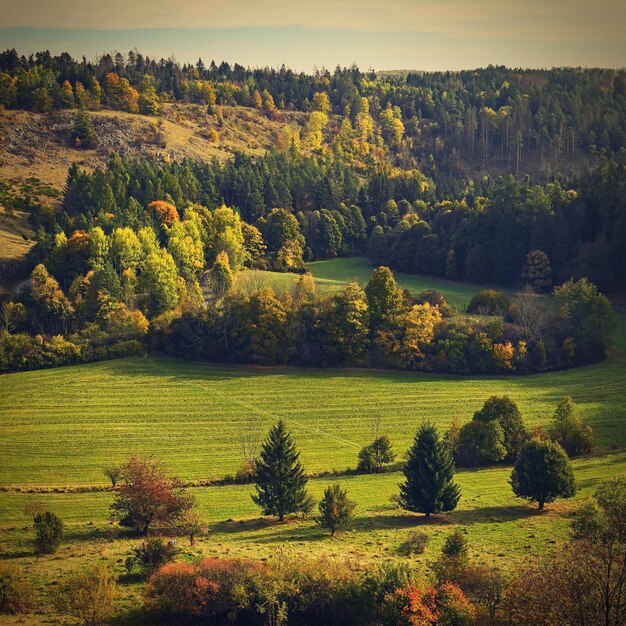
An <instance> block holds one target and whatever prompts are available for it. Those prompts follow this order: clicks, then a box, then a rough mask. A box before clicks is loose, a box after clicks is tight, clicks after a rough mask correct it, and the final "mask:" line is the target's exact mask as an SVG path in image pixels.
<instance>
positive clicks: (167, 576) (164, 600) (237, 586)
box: [146, 558, 267, 623]
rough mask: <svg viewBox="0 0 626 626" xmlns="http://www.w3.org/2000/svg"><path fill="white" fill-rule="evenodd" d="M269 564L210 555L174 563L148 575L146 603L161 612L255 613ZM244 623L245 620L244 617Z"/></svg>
mask: <svg viewBox="0 0 626 626" xmlns="http://www.w3.org/2000/svg"><path fill="white" fill-rule="evenodd" d="M265 574H267V567H266V566H264V565H262V564H260V563H254V562H252V561H248V560H246V559H228V560H227V559H219V558H208V559H204V560H202V561H198V562H196V563H193V564H186V563H185V564H183V563H171V564H169V565H165V566H163V567H161V568H160V569H159V570H158V571H157V572H155V573H154V574H153V575H152V576H151V577H150V579H149V581H148V585H147V587H146V603H147V605H148V606H149V607H152V608H154V609H156V610H158V611H160V612H162V613H165V614H169V615H183V616H188V617H212V618H215V621H216V622H219V621H220V619H224V618H226V617H227V616H230V618H231V619H232V618H234V617H235V616H236V615H238V614H239V615H246V614H253V613H254V612H255V611H256V606H257V604H258V602H257V601H259V600H261V598H260V597H259V593H258V589H259V587H260V586H261V582H262V578H261V577H262V575H265ZM242 623H246V622H245V620H244V621H242Z"/></svg>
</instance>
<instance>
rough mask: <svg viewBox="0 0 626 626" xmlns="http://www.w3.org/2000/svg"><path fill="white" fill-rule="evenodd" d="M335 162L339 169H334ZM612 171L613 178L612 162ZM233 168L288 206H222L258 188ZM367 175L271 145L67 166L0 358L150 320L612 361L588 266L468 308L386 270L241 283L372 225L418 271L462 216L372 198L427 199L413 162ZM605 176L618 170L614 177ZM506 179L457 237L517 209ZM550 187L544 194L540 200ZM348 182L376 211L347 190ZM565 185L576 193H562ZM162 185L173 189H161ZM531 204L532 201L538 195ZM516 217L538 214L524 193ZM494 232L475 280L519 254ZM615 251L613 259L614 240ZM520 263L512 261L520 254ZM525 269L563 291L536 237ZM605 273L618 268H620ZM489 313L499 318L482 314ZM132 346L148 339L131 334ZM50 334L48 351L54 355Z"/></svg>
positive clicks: (498, 359) (319, 339) (353, 341)
mask: <svg viewBox="0 0 626 626" xmlns="http://www.w3.org/2000/svg"><path fill="white" fill-rule="evenodd" d="M335 167H337V168H338V170H337V171H339V172H342V175H341V176H340V177H336V178H332V177H331V174H332V172H334V171H335V170H334V169H333V168H335ZM607 167H609V166H608V165H607ZM608 171H609V172H610V171H612V172H613V173H614V175H615V176H617V172H616V170H615V169H613V170H611V168H610V167H609V169H608ZM283 175H284V179H282V178H281V177H282V176H283ZM598 175H599V174H598V173H596V174H594V176H598ZM302 176H304V178H302ZM238 180H256V181H260V182H258V184H259V185H262V186H263V189H264V191H266V192H268V190H269V191H271V190H272V189H273V190H276V189H277V188H278V189H280V190H281V192H284V195H285V199H286V200H288V198H289V195H290V196H291V198H292V202H293V203H294V204H292V206H291V207H290V208H271V209H270V208H269V207H266V206H265V204H264V203H263V202H262V203H261V204H259V205H255V206H256V207H257V210H256V212H255V211H253V210H252V209H251V207H250V205H248V206H247V207H246V208H245V209H242V210H240V211H237V210H235V209H232V208H229V207H227V206H225V205H220V202H221V201H222V200H223V199H224V197H229V198H231V199H233V200H235V201H239V200H240V199H249V198H250V195H249V187H248V185H247V183H246V184H245V185H244V189H243V190H242V189H240V188H239V186H238V185H239V183H237V181H238ZM329 180H339V181H342V184H337V186H336V187H334V189H335V191H336V192H337V196H336V197H335V198H334V200H333V199H332V197H331V195H328V196H326V195H324V194H325V193H326V192H325V191H324V189H326V191H328V189H329V188H328V187H326V188H325V187H324V182H328V181H329ZM356 180H357V179H356V178H355V177H353V172H352V171H351V169H350V168H343V166H340V165H337V164H336V163H334V162H332V161H331V162H329V161H326V160H324V159H316V158H311V157H303V156H301V155H299V154H297V153H296V154H289V153H287V154H274V153H270V154H268V155H267V156H266V157H264V158H261V159H258V160H250V159H247V158H246V157H243V156H241V155H239V156H238V157H235V159H233V160H232V161H231V162H229V163H227V164H225V165H220V164H218V163H213V164H200V163H194V162H189V161H185V162H183V163H180V164H176V163H174V164H169V165H163V166H156V165H153V164H150V163H148V162H147V161H141V160H137V161H135V160H123V159H121V158H119V157H116V156H114V157H113V158H112V159H111V161H110V162H109V165H108V167H107V169H106V170H96V171H95V172H93V173H91V174H89V173H86V172H83V171H81V170H80V169H79V168H78V167H76V166H72V167H71V168H70V172H69V175H68V180H67V185H66V188H65V192H64V200H63V206H64V210H63V211H62V212H61V213H56V212H55V211H51V210H49V207H48V206H47V205H42V206H40V207H38V208H36V209H34V210H33V212H32V214H31V219H32V221H33V223H34V224H35V225H36V226H38V244H37V247H36V251H35V252H36V254H38V255H39V257H40V259H41V260H42V261H43V264H41V265H39V266H38V267H37V268H36V269H35V271H34V272H33V274H32V281H31V290H30V295H29V296H27V297H26V298H24V302H23V303H21V304H24V305H25V306H26V309H25V314H24V312H22V313H20V314H18V310H17V308H16V306H15V303H7V304H6V305H4V307H3V312H4V316H3V328H4V331H5V333H4V334H3V335H2V342H1V344H2V349H1V350H0V362H1V365H0V367H1V368H2V370H3V371H10V370H14V369H29V368H33V367H42V366H46V365H50V364H54V363H61V362H64V359H66V357H67V359H66V360H65V362H80V361H81V360H91V359H92V358H93V355H94V354H100V352H97V351H96V352H94V351H93V348H94V347H95V346H98V347H100V346H101V347H103V349H104V347H107V348H106V350H105V351H104V353H103V354H105V355H106V354H109V352H108V346H111V345H112V344H114V343H118V342H126V341H137V340H142V339H145V338H146V333H147V331H148V328H149V329H150V335H149V339H150V344H151V345H152V347H154V348H156V349H159V350H165V351H167V352H170V353H172V354H179V355H181V356H186V357H189V356H193V357H195V358H200V359H210V360H226V361H230V362H253V363H265V364H272V363H292V364H298V365H310V366H340V365H350V366H374V367H391V368H402V369H419V370H438V371H448V372H455V373H488V372H494V373H495V372H513V371H516V372H522V373H523V372H528V371H543V370H545V369H553V368H559V367H569V366H573V365H579V364H583V363H590V362H594V361H598V360H601V359H602V358H604V356H605V353H606V348H607V346H608V345H609V342H610V335H611V329H612V326H613V317H612V311H611V307H610V304H609V302H608V300H607V299H606V298H605V297H604V296H602V295H601V294H600V293H599V292H598V290H597V288H596V287H595V286H594V285H593V284H592V283H590V282H588V281H587V280H586V279H581V280H579V281H573V280H569V281H566V282H565V283H564V284H563V285H562V286H560V287H558V288H556V289H555V290H554V292H553V298H552V299H550V300H548V299H546V298H540V297H537V296H535V295H533V294H532V293H525V294H522V295H519V296H517V297H516V299H515V301H514V302H510V301H508V300H507V298H506V296H504V295H503V294H501V293H498V292H493V291H483V292H481V293H480V294H478V295H477V296H476V298H475V299H474V300H473V301H472V303H471V305H470V309H469V312H470V313H471V314H472V315H474V317H468V316H462V315H455V314H454V311H452V309H451V308H450V307H449V306H448V305H447V304H446V303H445V301H444V300H443V298H441V296H440V295H439V294H436V293H424V294H421V295H419V296H416V297H413V296H411V295H410V294H406V293H403V292H402V290H400V289H399V288H398V286H397V285H396V283H395V280H394V278H393V275H392V274H391V272H390V271H389V270H388V269H387V268H385V267H381V268H380V269H379V270H377V271H376V272H375V273H374V275H373V277H372V279H371V280H370V282H369V284H368V285H367V287H366V288H365V290H363V288H362V287H360V286H359V285H356V284H351V285H348V286H347V287H346V289H345V290H344V291H342V292H341V293H339V294H336V295H334V296H322V297H320V296H318V295H317V294H316V293H315V285H314V281H313V280H312V278H311V277H310V276H308V275H306V276H304V277H303V278H302V280H301V281H300V283H299V284H298V286H297V288H296V290H295V292H294V293H293V294H274V293H273V292H272V291H271V290H269V289H262V288H261V287H263V284H262V283H261V284H258V285H248V287H247V288H246V287H245V286H243V285H239V286H238V285H237V282H236V279H237V272H239V271H240V270H242V269H244V268H246V267H247V268H260V269H268V268H270V269H275V270H280V271H295V272H304V265H303V259H307V258H320V257H322V258H323V257H329V256H336V255H337V254H345V253H350V252H355V251H359V250H360V249H362V247H363V246H365V245H366V244H367V242H368V230H369V229H371V232H370V235H369V249H370V252H371V253H372V255H373V257H374V260H375V261H380V255H389V256H391V257H392V258H391V260H392V264H393V265H394V266H396V267H397V266H398V265H399V266H400V268H401V269H418V268H417V267H416V266H415V265H414V264H415V260H416V259H417V258H420V259H422V262H423V263H431V264H432V262H433V260H434V259H436V258H442V253H443V250H445V249H446V248H447V244H446V245H444V247H443V250H438V249H437V247H436V245H435V244H436V241H437V240H438V239H437V235H435V234H434V233H433V232H432V231H433V229H438V228H440V227H441V224H446V223H451V224H453V223H454V220H452V219H450V220H449V221H448V222H446V220H445V219H444V218H442V217H441V215H443V213H442V214H437V213H432V214H430V213H429V211H434V210H435V209H434V208H433V207H432V205H431V209H430V210H429V208H428V205H427V204H426V201H425V200H420V199H417V200H414V201H413V204H411V202H409V200H407V199H406V197H402V199H401V200H400V202H398V203H396V202H395V200H388V201H387V202H386V203H385V205H384V211H381V212H379V213H375V214H372V207H373V206H375V205H374V204H373V203H372V201H371V200H370V199H369V198H370V197H374V196H375V194H376V193H378V194H379V195H380V194H383V196H382V197H384V193H391V194H394V193H398V195H402V196H404V195H406V196H409V197H411V198H412V197H414V196H415V195H417V194H419V193H420V192H419V189H420V184H419V182H418V180H417V179H416V177H415V175H413V174H407V173H401V174H400V175H393V174H391V173H389V172H375V173H373V174H372V177H371V179H370V180H369V181H368V182H367V183H365V184H364V185H363V186H360V187H359V186H357V185H356V184H355V185H353V184H352V183H353V182H356ZM611 180H614V177H611V176H608V177H607V178H606V181H607V182H606V185H607V186H608V185H609V184H610V181H611ZM383 183H385V184H383ZM280 185H283V186H282V187H281V186H280ZM598 187H599V185H595V184H594V185H592V186H590V190H593V191H590V192H589V193H591V194H592V195H593V194H594V193H596V194H597V189H598ZM381 189H386V190H387V191H385V192H384V193H383V192H382V191H381ZM494 189H495V190H496V192H497V193H496V192H494V198H496V200H494V201H493V206H494V208H493V209H486V210H481V209H480V208H476V207H474V209H472V210H468V211H467V214H466V215H465V218H464V219H461V221H460V222H459V226H458V228H457V230H456V232H455V235H454V236H453V238H452V240H453V241H455V242H457V243H458V244H459V245H461V243H460V242H461V241H463V240H462V239H461V237H460V234H461V233H465V234H466V235H467V239H465V243H467V242H468V241H472V238H473V237H483V236H484V237H486V236H487V235H488V234H489V233H490V230H491V228H490V225H491V224H492V219H496V215H498V212H499V211H500V210H501V209H502V207H504V206H506V204H505V200H504V199H503V198H506V197H507V196H506V195H504V192H505V191H506V190H509V191H511V193H512V194H513V197H520V196H515V193H514V192H515V190H517V189H518V188H517V185H516V184H515V183H514V182H513V181H510V180H509V181H498V183H497V184H495V185H494ZM613 191H614V192H615V190H613ZM540 192H541V188H535V189H534V193H535V195H537V194H539V193H540ZM320 193H321V194H322V195H320ZM287 194H289V195H287ZM498 194H501V196H502V197H500V196H498ZM351 195H352V197H353V198H354V197H355V196H356V198H357V201H358V202H359V203H360V204H361V205H362V206H364V207H365V211H363V210H362V209H361V208H360V206H359V205H357V204H349V205H348V204H346V203H344V202H341V201H340V199H341V198H342V197H343V198H346V199H347V200H350V196H351ZM563 195H565V196H567V197H570V196H571V194H563V193H561V194H558V197H559V198H562V197H563ZM294 196H296V198H298V200H296V201H293V197H294ZM163 197H164V198H166V199H167V200H169V201H171V202H168V201H165V200H159V199H156V200H154V199H153V198H163ZM259 197H260V198H263V195H262V194H261V193H260V192H259ZM597 197H598V198H600V197H604V195H603V194H602V195H600V194H598V195H597ZM497 198H500V199H497ZM307 201H308V202H309V203H310V204H309V205H308V210H306V211H304V210H300V211H297V213H296V214H295V215H294V210H295V207H296V206H297V205H296V204H295V202H301V203H302V204H305V203H306V202H307ZM572 201H575V198H574V200H572ZM173 202H176V203H177V205H178V206H179V207H181V208H180V212H179V210H178V209H177V206H176V205H175V204H173ZM201 202H204V203H206V204H207V205H208V206H205V205H203V204H200V203H201ZM321 202H329V203H332V202H336V203H338V204H337V205H332V204H331V206H336V207H337V208H334V209H332V210H328V209H319V210H318V209H316V208H315V207H316V206H319V204H318V203H320V204H321ZM486 202H487V201H486ZM285 203H287V202H285ZM487 204H488V203H487ZM479 205H480V203H479ZM270 206H271V205H270ZM526 206H527V208H528V209H529V210H530V207H531V206H534V205H530V204H527V205H526ZM604 206H605V207H606V205H604ZM210 207H215V208H210ZM399 207H403V209H402V212H403V213H404V214H403V215H402V217H401V214H400V212H399ZM416 207H421V209H423V215H424V217H425V219H430V222H427V221H425V219H422V218H421V217H420V216H419V215H418V214H417V213H416V212H415V208H416ZM405 210H406V212H404V211H405ZM570 210H571V207H570ZM605 213H606V212H604V213H603V214H605ZM609 213H610V216H609V217H607V218H605V219H616V220H618V221H619V220H620V219H623V215H621V214H620V213H619V211H617V212H614V213H613V212H609ZM242 214H243V216H244V217H245V218H248V219H249V220H250V222H248V221H246V220H245V219H242ZM509 214H510V215H513V216H517V215H518V214H519V215H525V214H526V213H525V211H524V210H523V209H522V207H521V206H520V208H519V211H517V212H516V211H510V212H509ZM611 216H612V217H611ZM394 220H395V223H396V226H394V227H393V228H391V227H390V226H389V224H390V223H394ZM599 221H600V222H601V221H602V219H601V218H599ZM251 222H254V223H251ZM381 222H385V223H386V228H387V230H385V229H384V228H383V226H381ZM506 223H507V224H508V227H509V228H510V229H511V232H510V233H509V234H507V241H510V242H513V241H514V238H521V237H520V225H519V223H518V222H517V221H516V220H514V221H512V222H506ZM374 224H375V225H374ZM431 224H432V227H431ZM597 228H600V225H599V224H597ZM546 230H547V229H546ZM548 232H549V231H548ZM537 233H541V234H545V230H544V231H539V230H538V231H537ZM491 234H492V235H494V234H495V241H489V242H488V243H485V248H484V249H483V252H482V253H481V252H480V251H481V248H480V244H476V245H473V246H471V247H470V248H469V251H468V252H467V255H466V259H465V270H464V274H465V277H468V278H473V279H474V280H478V279H486V278H487V273H484V274H480V275H478V274H472V273H471V272H470V269H471V268H473V270H472V271H474V272H478V270H479V269H480V268H481V267H484V266H486V265H487V263H488V260H489V259H490V258H491V259H493V260H492V263H493V264H494V265H493V266H492V269H493V271H495V270H496V269H497V270H498V271H500V270H501V269H502V268H501V267H500V265H497V264H496V261H497V259H498V257H497V256H494V252H498V251H500V252H501V253H502V254H503V255H505V256H507V257H513V256H514V250H513V249H512V248H513V243H511V248H508V249H507V248H503V247H502V246H500V245H499V244H498V243H497V241H498V236H499V235H501V231H499V230H498V229H496V232H495V233H491ZM474 240H475V239H474ZM482 241H485V239H482ZM383 244H384V245H383ZM429 244H433V245H432V246H431V247H428V245H429ZM488 245H489V247H487V246H488ZM459 250H460V251H461V250H462V248H459ZM486 250H489V251H490V254H487V252H486ZM620 252H621V253H622V254H623V250H616V254H617V253H620ZM605 253H606V254H607V255H608V256H607V263H609V264H610V266H611V267H614V265H613V263H614V261H613V259H611V258H610V255H609V251H608V250H606V251H605ZM481 254H482V255H483V256H484V258H482V260H481ZM459 256H462V254H459ZM616 260H617V259H616ZM403 262H412V263H413V265H410V266H409V267H407V266H405V265H403ZM455 263H456V261H455V250H454V248H451V249H450V250H449V251H448V254H447V255H446V259H445V267H446V270H447V271H448V275H450V270H451V268H452V267H453V266H454V264H455ZM503 263H504V261H501V264H503ZM459 265H460V264H459ZM429 267H431V273H437V272H435V271H433V270H432V265H431V266H429ZM457 267H458V265H457ZM508 267H509V268H510V269H511V271H512V268H513V267H514V264H509V265H508ZM420 269H421V270H422V271H424V269H425V268H424V266H421V267H420ZM616 269H617V268H616ZM485 271H486V270H485ZM516 274H517V275H518V276H519V275H520V274H521V276H520V280H521V281H523V283H526V284H528V285H529V286H530V287H531V288H533V289H534V290H536V291H549V290H550V288H551V284H552V269H551V267H550V262H549V260H548V257H547V255H546V253H545V252H543V251H541V250H531V251H530V252H529V253H528V254H527V255H526V256H525V258H524V261H523V266H522V268H521V271H520V270H517V271H516ZM601 274H602V276H603V277H604V279H605V281H606V280H607V276H608V272H602V273H601ZM501 278H502V279H504V276H503V275H501ZM523 283H522V284H523ZM18 304H19V303H18ZM11 307H12V308H11ZM493 315H496V316H498V317H499V319H493V318H490V317H485V316H493ZM25 333H28V334H25ZM37 336H39V337H41V338H42V339H38V338H37ZM51 337H62V338H63V341H69V342H70V344H71V345H66V344H65V343H63V342H61V341H60V339H57V340H55V341H56V343H55V344H54V345H53V344H51V343H50V342H49V341H48V339H49V338H51ZM81 346H82V347H81ZM129 346H130V347H128V349H129V350H132V351H133V352H137V350H138V348H137V346H136V345H135V344H129ZM51 347H54V350H53V352H54V354H49V350H48V349H49V348H51ZM125 349H126V348H125ZM113 354H116V352H113ZM57 355H59V356H58V357H57ZM62 355H66V357H65V356H62Z"/></svg>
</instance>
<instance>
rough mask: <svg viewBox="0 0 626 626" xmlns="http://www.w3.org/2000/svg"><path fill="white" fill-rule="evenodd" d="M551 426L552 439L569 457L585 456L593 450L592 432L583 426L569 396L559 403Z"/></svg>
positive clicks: (576, 408)
mask: <svg viewBox="0 0 626 626" xmlns="http://www.w3.org/2000/svg"><path fill="white" fill-rule="evenodd" d="M552 424H553V427H552V430H551V433H550V434H551V436H552V439H553V440H554V441H556V442H557V443H558V444H559V445H561V446H562V447H563V448H564V450H565V451H566V452H567V454H569V455H570V456H576V455H578V454H587V453H589V452H591V451H592V450H593V445H594V437H593V431H592V430H591V428H590V427H589V426H585V425H584V424H583V420H582V418H581V416H580V413H579V412H578V407H577V406H576V404H575V403H574V401H573V400H572V399H571V398H570V397H569V396H567V397H565V398H563V400H561V402H559V404H558V406H557V407H556V412H555V413H554V417H553V418H552Z"/></svg>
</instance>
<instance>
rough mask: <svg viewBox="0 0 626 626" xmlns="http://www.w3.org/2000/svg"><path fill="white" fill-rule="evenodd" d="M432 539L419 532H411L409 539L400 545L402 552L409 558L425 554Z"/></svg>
mask: <svg viewBox="0 0 626 626" xmlns="http://www.w3.org/2000/svg"><path fill="white" fill-rule="evenodd" d="M429 541H430V537H429V536H428V535H427V534H426V533H424V532H422V531H419V530H414V531H411V532H410V533H409V535H408V537H407V538H406V539H405V540H404V541H403V542H402V543H401V544H400V552H401V553H402V554H405V555H407V556H411V555H413V554H424V550H426V546H427V544H428V542H429Z"/></svg>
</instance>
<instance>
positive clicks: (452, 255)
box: [445, 248, 459, 280]
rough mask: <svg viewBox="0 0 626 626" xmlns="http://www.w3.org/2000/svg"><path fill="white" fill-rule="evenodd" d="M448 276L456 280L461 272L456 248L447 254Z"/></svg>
mask: <svg viewBox="0 0 626 626" xmlns="http://www.w3.org/2000/svg"><path fill="white" fill-rule="evenodd" d="M445 274H446V278H449V279H450V280H454V279H455V278H456V277H457V276H458V274H459V268H458V263H457V260H456V252H455V251H454V249H452V248H451V249H450V250H448V254H447V255H446V272H445Z"/></svg>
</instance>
